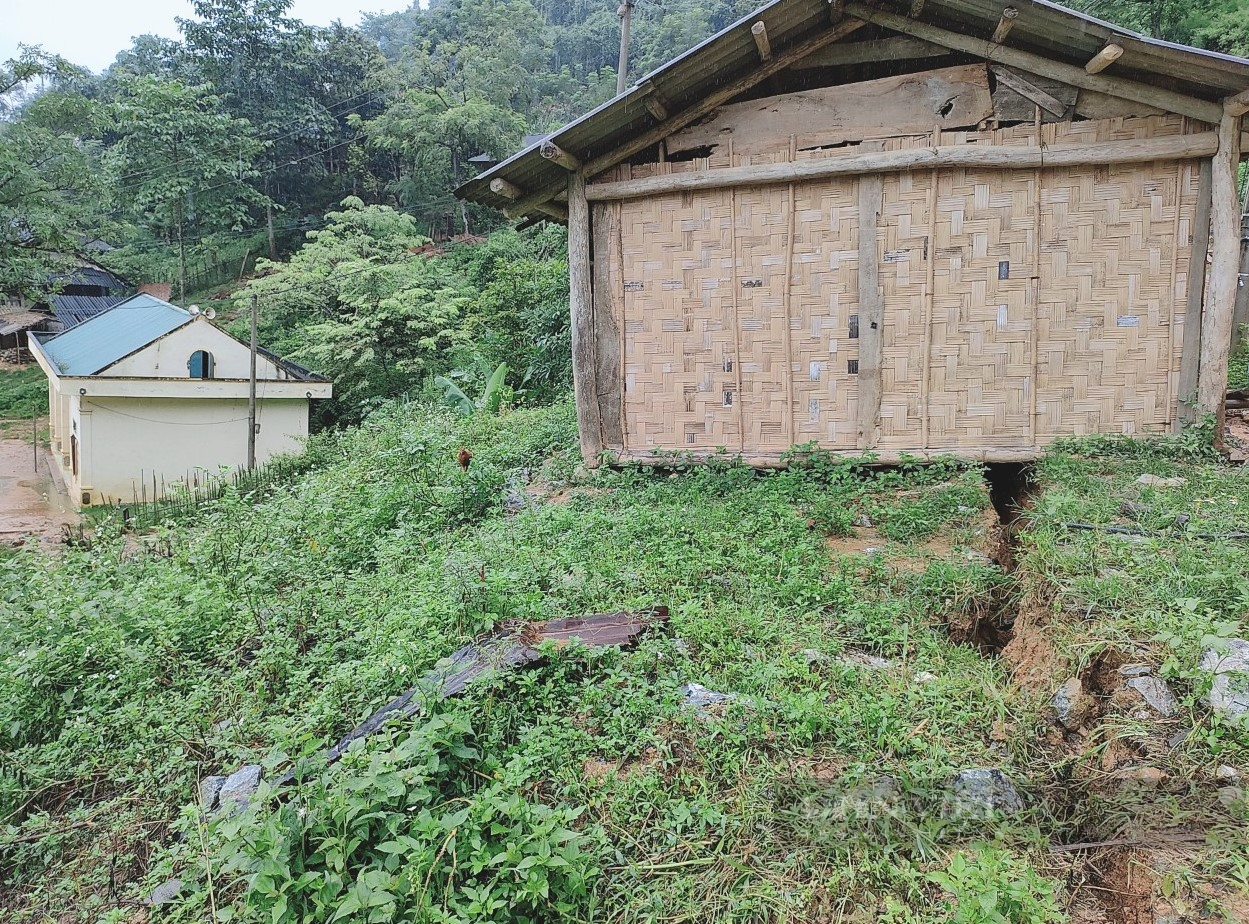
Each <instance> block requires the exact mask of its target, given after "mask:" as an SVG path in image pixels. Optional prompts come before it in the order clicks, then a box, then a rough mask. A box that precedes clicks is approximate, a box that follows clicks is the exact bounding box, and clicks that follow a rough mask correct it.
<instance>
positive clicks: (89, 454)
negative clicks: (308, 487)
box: [66, 388, 308, 504]
mask: <svg viewBox="0 0 1249 924" xmlns="http://www.w3.org/2000/svg"><path fill="white" fill-rule="evenodd" d="M77 403H78V404H80V407H79V409H78V412H77V413H76V414H75V415H74V421H75V422H76V424H77V433H78V436H79V439H80V447H81V448H80V463H79V477H78V478H77V479H73V481H74V483H73V484H72V486H71V496H72V497H74V498H75V499H76V500H78V499H80V498H81V496H82V495H83V494H84V493H89V494H90V502H91V503H93V504H98V503H102V502H115V501H118V500H120V501H130V500H133V499H134V497H135V495H136V494H138V493H140V491H141V489H140V488H139V485H141V484H143V485H146V492H147V497H148V499H151V497H152V494H153V487H152V485H153V477H155V480H156V485H157V493H161V492H163V490H164V488H165V486H168V485H172V484H173V483H174V482H177V481H180V480H183V479H186V478H187V477H188V476H191V475H192V474H193V473H195V472H196V471H197V470H203V471H206V472H208V473H210V474H216V473H217V471H218V469H219V468H220V467H221V466H226V467H227V468H230V469H234V468H237V467H238V466H241V465H245V464H246V462H247V401H246V399H241V400H233V399H219V400H215V399H178V398H91V397H86V398H82V399H81V400H80V401H79V402H77ZM257 419H258V422H259V424H260V432H259V433H258V434H257V437H256V460H257V462H263V461H265V460H266V459H268V458H270V457H272V456H274V455H276V454H278V453H283V452H296V451H298V450H299V449H300V447H301V439H302V438H303V437H305V436H307V434H308V402H307V400H306V399H302V398H301V399H275V398H267V399H266V398H264V397H263V388H262V397H261V398H260V399H259V401H258V405H257ZM66 480H67V483H68V482H70V481H71V478H69V477H67V479H66Z"/></svg>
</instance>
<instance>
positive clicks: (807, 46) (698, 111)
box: [504, 7, 871, 218]
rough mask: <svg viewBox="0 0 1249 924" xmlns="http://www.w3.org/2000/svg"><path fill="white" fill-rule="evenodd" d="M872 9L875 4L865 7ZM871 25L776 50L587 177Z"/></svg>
mask: <svg viewBox="0 0 1249 924" xmlns="http://www.w3.org/2000/svg"><path fill="white" fill-rule="evenodd" d="M864 9H866V10H868V11H869V12H870V11H871V7H864ZM866 25H867V21H866V20H864V19H861V18H857V17H856V18H847V19H845V20H844V21H842V22H840V23H838V24H837V25H836V26H834V27H833V28H831V29H827V30H825V31H823V32H820V33H819V34H817V35H813V36H811V37H810V38H808V39H805V40H803V41H801V42H799V43H798V44H796V45H793V46H791V47H789V48H787V49H785V50H784V51H782V52H779V53H777V54H773V55H772V57H771V58H769V59H768V60H767V61H764V62H763V63H762V64H760V65H759V66H758V67H757V68H755V69H754V70H753V71H751V72H750V73H748V74H745V75H743V76H741V77H739V78H737V80H734V81H731V82H730V83H727V84H725V85H724V86H722V87H721V88H720V89H718V90H716V91H715V92H714V93H711V94H710V95H708V96H705V97H703V99H701V100H699V101H698V102H697V103H695V104H694V105H693V106H690V107H689V108H688V109H683V110H682V111H680V112H678V113H677V114H676V115H673V116H671V117H670V118H668V119H666V120H665V121H663V122H661V123H660V124H658V125H656V126H655V127H654V128H652V129H651V130H650V131H646V132H642V133H641V134H638V135H634V136H633V137H632V138H630V139H629V140H628V141H626V142H625V143H624V144H622V145H621V146H620V147H618V148H616V149H614V150H612V151H608V152H607V153H605V154H600V155H599V156H598V157H596V158H594V159H593V160H591V161H589V162H588V163H586V165H585V167H584V170H585V175H586V177H587V178H592V177H595V176H597V175H598V174H600V173H602V172H603V171H604V170H607V169H608V168H610V167H614V166H616V164H618V163H620V162H621V161H624V160H628V159H629V158H630V157H632V156H633V155H634V154H636V153H637V152H638V151H642V150H645V149H646V148H649V147H650V146H651V145H654V144H658V143H659V142H661V141H663V140H664V139H665V138H667V137H668V136H669V135H671V134H672V133H673V132H678V131H680V130H681V129H683V128H685V126H687V125H689V124H690V123H692V122H697V121H698V120H699V119H701V118H702V117H703V116H705V115H707V114H708V113H710V112H712V111H713V110H715V109H719V108H720V107H721V106H723V105H724V104H725V103H727V102H728V101H729V100H731V99H732V98H733V97H735V96H737V95H738V94H740V93H745V92H746V91H747V90H749V89H750V88H751V87H753V86H755V85H756V84H758V83H760V82H762V81H764V80H767V79H768V78H769V77H771V76H772V75H773V74H779V73H780V72H781V71H783V70H785V68H787V67H789V66H790V65H791V64H793V63H794V62H795V61H799V60H801V59H803V58H805V57H806V56H807V55H809V54H811V53H812V52H815V51H819V50H820V49H821V48H823V47H824V46H825V45H831V44H832V43H833V42H836V41H840V40H841V39H843V38H845V37H846V36H847V35H849V34H850V33H852V32H855V31H857V30H859V29H862V28H863V27H864V26H866ZM567 187H568V184H567V182H566V181H560V182H558V183H553V184H551V185H550V186H547V187H546V188H545V189H542V190H540V191H538V192H536V193H533V194H532V195H530V196H527V197H526V198H524V199H521V200H519V201H517V202H516V203H515V204H514V205H513V206H512V207H511V208H509V209H506V210H505V211H504V214H505V215H507V217H508V218H520V217H522V216H524V215H527V214H529V213H530V212H532V211H533V210H534V208H535V207H536V206H538V205H541V204H542V203H543V202H547V201H549V200H550V199H552V198H553V197H554V196H555V194H556V193H558V192H561V191H563V190H565V189H567Z"/></svg>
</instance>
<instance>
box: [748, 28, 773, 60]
mask: <svg viewBox="0 0 1249 924" xmlns="http://www.w3.org/2000/svg"><path fill="white" fill-rule="evenodd" d="M750 35H751V37H752V38H753V39H754V40H755V49H756V50H757V51H758V52H759V60H760V61H766V60H768V59H769V58H770V57H772V44H771V43H770V42H769V41H768V27H767V26H766V25H765V24H764V22H763V20H762V19H761V20H759V21H758V22H757V23H755V24H754V25H753V26H751V27H750Z"/></svg>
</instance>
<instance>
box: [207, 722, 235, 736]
mask: <svg viewBox="0 0 1249 924" xmlns="http://www.w3.org/2000/svg"><path fill="white" fill-rule="evenodd" d="M233 727H234V719H222V720H221V721H220V722H213V727H212V732H213V734H214V735H224V734H225V733H226V732H228V731H229V730H230V729H231V728H233Z"/></svg>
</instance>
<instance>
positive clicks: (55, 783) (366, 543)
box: [0, 403, 1249, 924]
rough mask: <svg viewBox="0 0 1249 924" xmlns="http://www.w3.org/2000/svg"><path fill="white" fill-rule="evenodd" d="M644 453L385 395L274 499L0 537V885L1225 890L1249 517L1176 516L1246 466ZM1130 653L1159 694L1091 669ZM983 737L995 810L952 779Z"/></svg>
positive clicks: (249, 910) (1226, 501)
mask: <svg viewBox="0 0 1249 924" xmlns="http://www.w3.org/2000/svg"><path fill="white" fill-rule="evenodd" d="M461 448H468V449H470V450H471V451H472V453H473V460H472V464H471V466H470V467H469V468H468V470H467V472H465V471H463V470H462V469H461V468H460V466H459V464H458V463H457V454H458V451H459V450H460V449H461ZM663 461H664V464H663V465H662V466H659V465H657V466H653V467H648V466H641V467H632V468H625V469H622V470H611V469H606V468H604V469H599V470H596V471H595V472H593V473H588V472H585V471H584V470H583V469H581V468H580V467H579V466H578V459H577V452H576V435H575V418H574V414H573V412H572V409H571V408H570V407H568V406H566V405H558V406H555V407H552V408H545V409H533V410H520V411H510V412H504V413H502V414H500V415H497V416H495V415H487V414H481V413H478V414H475V415H473V416H470V417H466V418H461V417H456V416H452V415H450V414H449V413H447V412H441V411H433V410H429V409H427V408H424V407H422V406H419V405H412V404H405V403H391V404H388V405H385V406H384V407H383V408H381V409H380V410H378V411H376V412H374V413H373V414H371V415H370V416H369V417H367V418H366V419H365V421H364V422H363V423H362V424H361V426H359V427H357V428H353V429H350V430H347V431H342V432H337V433H326V434H321V435H319V436H318V437H316V438H314V440H313V441H312V442H311V444H310V446H309V449H308V459H307V463H308V469H307V471H306V472H305V473H304V474H303V475H302V476H300V477H299V478H297V479H296V480H295V481H294V482H293V483H291V484H290V485H289V486H286V487H283V488H280V489H278V490H276V491H272V492H270V493H267V494H266V495H265V496H263V497H258V496H256V497H253V496H246V495H240V494H239V493H238V492H236V491H231V492H227V494H226V495H225V496H223V497H222V498H221V499H220V500H219V501H216V502H214V503H213V504H211V505H209V506H208V507H207V508H206V509H205V511H204V515H203V517H202V518H201V519H200V520H199V521H198V522H196V523H192V524H186V525H171V526H169V527H167V528H165V529H162V530H160V531H157V532H156V533H154V534H151V535H147V536H143V537H139V538H137V539H136V538H135V537H127V536H123V535H120V534H113V533H111V532H110V531H109V529H108V528H107V527H102V528H101V529H100V531H99V534H98V535H97V536H96V538H95V539H94V541H93V542H92V544H91V545H90V547H79V548H69V549H66V550H64V552H62V553H61V554H59V555H57V556H55V557H50V556H47V555H45V554H41V553H39V552H37V551H34V550H27V551H22V552H19V553H18V554H17V555H15V556H14V557H12V558H9V559H7V560H5V561H3V562H0V569H2V571H0V577H2V578H3V580H2V581H0V820H2V821H3V827H0V908H2V909H3V917H4V918H5V920H8V921H15V922H35V921H45V920H57V921H84V922H85V921H138V920H143V919H144V918H146V917H150V919H151V920H168V921H196V922H201V921H203V922H208V921H213V922H221V921H256V922H261V921H263V922H275V924H280V922H295V921H379V922H391V921H405V922H406V921H412V922H416V921H420V922H426V921H526V920H528V921H547V920H555V919H566V920H584V921H621V922H623V921H654V920H665V921H682V920H688V921H708V920H715V921H759V920H792V921H800V920H801V921H813V920H830V921H831V920H838V919H843V918H844V919H849V920H856V919H858V920H890V921H966V922H979V921H984V922H990V921H995V922H996V921H1012V922H1045V921H1059V920H1067V919H1072V920H1089V921H1096V920H1100V921H1113V922H1124V924H1126V922H1127V921H1129V920H1131V921H1135V920H1136V918H1132V917H1128V916H1127V915H1128V913H1129V912H1131V913H1132V914H1135V913H1136V911H1137V910H1141V909H1148V908H1159V909H1162V908H1167V909H1171V910H1173V911H1174V912H1175V913H1176V914H1184V913H1198V912H1200V913H1203V914H1205V915H1207V916H1210V919H1212V920H1218V919H1219V916H1220V915H1222V916H1223V919H1226V920H1236V919H1237V917H1236V915H1237V913H1238V912H1239V911H1243V908H1244V901H1245V898H1244V894H1245V890H1246V889H1249V876H1247V875H1246V869H1245V864H1244V860H1243V858H1244V857H1245V856H1249V851H1247V850H1246V849H1245V848H1246V846H1249V845H1246V843H1245V835H1244V826H1243V820H1244V816H1243V806H1237V805H1228V804H1224V802H1223V801H1220V799H1219V798H1218V796H1217V792H1216V790H1217V786H1216V777H1217V770H1216V768H1217V767H1219V766H1231V767H1234V768H1240V769H1241V770H1242V771H1244V770H1246V769H1249V753H1247V747H1249V738H1247V737H1246V733H1245V731H1244V729H1239V728H1236V727H1233V726H1231V725H1228V724H1225V723H1221V722H1220V721H1219V720H1217V719H1215V718H1213V717H1211V715H1210V714H1209V712H1208V710H1207V709H1206V708H1205V706H1204V699H1203V697H1204V693H1205V686H1206V685H1208V680H1207V679H1206V678H1205V677H1204V676H1203V675H1202V674H1201V673H1200V672H1198V671H1197V670H1196V669H1195V664H1196V660H1197V658H1198V657H1199V656H1200V652H1201V649H1202V648H1203V646H1204V645H1205V644H1206V643H1207V642H1208V639H1207V636H1212V635H1220V634H1222V635H1234V634H1243V630H1244V627H1243V625H1242V624H1241V622H1240V620H1241V619H1242V614H1243V613H1244V611H1245V609H1246V605H1247V603H1249V578H1246V573H1247V568H1246V565H1249V561H1246V558H1247V557H1249V546H1246V545H1245V544H1244V543H1240V542H1237V541H1235V540H1223V539H1213V540H1211V539H1205V538H1201V537H1202V536H1205V535H1206V534H1221V533H1224V532H1229V531H1231V530H1233V529H1234V524H1235V522H1236V518H1237V510H1238V506H1239V505H1245V504H1249V485H1246V483H1245V479H1244V477H1243V476H1242V475H1241V474H1240V470H1239V469H1236V468H1232V467H1228V466H1223V465H1221V464H1219V463H1218V462H1217V461H1215V460H1213V459H1209V458H1206V457H1204V456H1202V455H1201V453H1200V449H1199V446H1197V444H1192V445H1187V446H1181V445H1175V444H1171V443H1159V444H1141V445H1135V444H1127V443H1123V442H1120V441H1097V442H1091V443H1090V442H1086V443H1083V444H1080V445H1077V446H1071V447H1067V449H1066V450H1065V451H1063V452H1059V453H1055V454H1054V455H1052V456H1051V457H1049V458H1047V459H1046V460H1045V461H1044V462H1043V463H1042V464H1041V465H1040V467H1039V469H1038V471H1037V474H1036V483H1035V484H1034V485H1033V488H1032V494H1031V497H1030V500H1029V505H1030V511H1029V512H1027V513H1025V515H1024V516H1023V517H1022V518H1021V519H1020V520H1018V521H1017V522H1016V524H1015V529H1016V532H1015V538H1014V543H1013V546H1012V545H1011V544H1010V543H1008V542H1006V541H1005V539H1004V536H1003V534H1002V532H1001V530H1000V529H999V527H998V525H997V516H996V514H995V512H994V509H993V504H992V503H991V501H992V498H991V497H990V494H989V491H988V489H987V487H986V483H985V480H984V477H983V473H982V471H981V470H980V467H979V466H975V465H970V464H964V463H955V462H948V463H939V464H935V465H929V466H919V465H909V466H902V467H898V468H893V469H881V470H869V469H865V468H862V467H860V466H856V465H854V464H852V463H849V462H845V461H841V460H836V459H833V458H831V457H828V456H826V455H824V454H821V453H818V452H802V451H799V452H795V453H794V455H793V458H792V459H791V463H792V464H791V466H790V468H789V469H788V470H786V471H781V472H774V473H770V474H764V473H759V472H756V471H754V470H752V469H750V468H748V467H745V466H741V465H737V464H734V463H733V462H732V461H731V460H729V459H724V460H721V461H718V462H713V463H711V464H709V465H706V466H691V465H687V464H684V462H683V461H682V460H681V458H680V457H672V458H668V459H665V460H663ZM1144 473H1151V474H1156V475H1159V476H1180V477H1183V478H1185V481H1184V483H1183V485H1181V486H1178V487H1168V488H1160V487H1148V486H1142V485H1139V484H1138V483H1137V481H1136V479H1137V478H1138V477H1139V475H1140V474H1144ZM998 500H999V501H1002V500H1003V499H1002V498H1000V497H999V498H998ZM1129 501H1130V502H1131V505H1130V506H1125V504H1126V503H1127V502H1129ZM1124 510H1129V511H1131V517H1130V518H1125V515H1124V513H1123V511H1124ZM1177 515H1182V516H1185V517H1187V518H1188V519H1187V520H1185V521H1182V523H1181V525H1180V526H1179V527H1178V528H1177V526H1176V523H1177V521H1176V516H1177ZM1073 521H1079V522H1081V523H1085V524H1088V525H1092V526H1105V525H1120V526H1126V527H1128V528H1132V529H1136V530H1139V531H1141V532H1145V531H1148V532H1149V535H1136V534H1129V533H1106V532H1102V531H1098V530H1089V529H1075V528H1072V527H1071V526H1070V525H1064V524H1069V523H1070V522H1073ZM1001 563H1005V564H1006V565H1007V567H1005V568H1004V567H1002V564H1001ZM655 603H663V604H667V605H668V606H669V607H671V611H672V617H671V620H670V623H669V625H668V626H667V627H666V628H665V629H664V630H663V631H657V632H652V633H650V634H648V635H647V636H646V637H645V638H644V639H643V640H642V641H641V643H640V644H639V645H638V646H637V647H636V648H634V649H632V650H630V651H617V650H612V649H594V650H590V649H586V648H584V647H581V646H577V645H573V646H569V647H566V648H563V649H559V650H551V651H550V652H549V656H548V658H547V659H546V660H545V661H544V662H543V663H542V664H540V665H539V666H536V667H534V668H532V669H529V670H526V671H523V672H513V673H508V674H505V675H500V676H498V677H496V678H495V679H493V680H491V681H489V682H485V683H482V684H480V685H478V686H476V687H474V688H472V689H471V690H470V693H469V694H468V695H467V696H466V697H464V698H463V699H460V700H456V701H449V702H444V703H441V704H432V703H431V704H429V706H428V708H427V710H426V712H425V714H424V716H423V717H421V718H418V719H416V720H413V721H409V722H403V723H396V724H395V725H393V726H391V727H390V728H388V729H387V731H386V732H385V734H382V735H379V736H377V737H375V738H372V739H369V740H367V741H366V742H363V743H361V744H359V745H356V746H354V747H353V749H352V750H351V751H350V752H349V753H348V755H347V756H346V757H345V759H344V760H343V761H342V762H341V763H340V764H338V765H336V766H335V767H333V768H326V767H325V766H324V763H323V761H322V760H321V759H320V757H319V755H320V752H321V751H322V749H323V748H324V747H325V746H326V745H327V744H329V743H331V742H332V741H333V740H335V739H336V738H337V737H338V736H339V735H341V734H342V733H343V732H344V731H346V730H347V729H349V728H350V727H352V726H353V725H355V724H356V723H357V722H358V721H360V720H361V719H363V718H364V717H366V716H367V715H369V714H370V713H371V712H372V711H373V710H374V709H376V708H377V706H379V705H380V704H381V703H383V702H385V701H386V700H387V699H389V698H390V697H392V696H394V695H395V694H397V693H399V692H400V691H402V690H404V689H406V688H407V687H409V686H411V685H412V683H413V681H414V679H415V678H416V677H418V676H419V675H421V674H422V673H423V672H425V671H427V670H428V669H430V668H431V667H432V666H433V665H435V664H436V663H437V662H438V660H439V659H440V658H443V657H445V656H446V655H447V654H449V653H450V652H451V651H452V650H454V649H455V648H457V647H458V646H459V645H461V644H463V643H465V642H466V641H468V640H470V639H471V638H473V637H474V636H475V635H477V634H479V633H481V632H484V631H486V630H489V629H491V628H493V627H496V626H499V625H501V624H507V623H509V622H513V621H532V620H541V619H548V618H551V617H555V616H567V615H578V614H583V613H589V612H599V611H607V610H618V609H640V608H643V607H647V606H650V605H652V604H655ZM1135 662H1144V663H1148V664H1150V665H1152V666H1153V667H1154V670H1155V671H1156V673H1157V674H1158V675H1159V676H1160V677H1163V678H1165V679H1166V681H1167V682H1168V684H1169V685H1170V686H1171V688H1172V689H1173V690H1174V693H1175V696H1176V698H1177V700H1178V702H1179V704H1180V708H1179V709H1177V711H1176V712H1175V714H1174V715H1172V716H1171V717H1169V718H1165V719H1164V718H1161V717H1141V710H1140V707H1139V704H1137V703H1135V702H1132V701H1129V700H1128V699H1127V698H1126V695H1125V694H1124V691H1123V690H1121V689H1118V688H1116V687H1115V685H1114V683H1113V681H1112V680H1111V679H1108V678H1110V677H1111V675H1114V674H1115V673H1116V671H1117V669H1118V667H1120V666H1122V665H1124V664H1128V663H1135ZM1073 676H1074V677H1077V678H1080V683H1081V685H1082V688H1085V689H1087V696H1088V698H1089V700H1090V702H1091V705H1090V706H1089V708H1088V715H1087V718H1086V720H1085V721H1084V722H1083V723H1081V724H1079V725H1078V726H1076V727H1073V728H1070V729H1065V728H1063V727H1061V726H1060V725H1059V724H1058V723H1057V722H1056V721H1055V719H1054V717H1053V715H1052V708H1051V705H1050V700H1051V697H1052V695H1053V692H1054V689H1055V687H1056V685H1058V684H1061V683H1064V682H1065V681H1067V680H1069V679H1070V678H1071V677H1073ZM690 683H697V684H701V685H703V686H705V687H707V688H709V689H711V690H713V691H717V692H721V693H726V694H731V697H730V698H729V699H727V700H725V701H723V702H721V703H720V704H718V705H716V706H714V707H711V708H707V709H701V710H700V709H695V708H692V707H691V706H690V705H689V703H688V702H687V689H688V688H687V685H688V684H690ZM1177 732H1187V734H1186V736H1184V737H1183V738H1182V739H1180V738H1177ZM1170 742H1175V744H1174V745H1172V744H1171V743H1170ZM253 761H255V762H260V763H262V764H263V765H264V766H265V767H266V769H267V773H268V776H269V778H271V779H276V778H278V777H280V776H281V775H282V774H284V773H286V772H288V771H293V772H294V773H295V778H296V780H297V781H298V782H297V785H295V786H294V787H290V788H287V789H284V790H282V791H281V792H279V791H276V790H270V789H269V788H268V787H262V789H261V791H260V793H259V794H258V795H257V796H256V798H254V799H253V800H252V802H251V804H250V805H249V807H248V809H247V810H246V811H244V812H242V813H239V814H235V815H230V816H227V817H220V818H216V819H213V820H206V819H204V818H203V817H201V813H200V811H199V810H198V809H197V808H196V805H195V800H196V796H195V793H196V787H197V783H198V782H199V780H201V779H202V778H203V777H205V776H207V775H209V774H212V773H217V772H221V771H223V770H224V771H226V772H229V771H232V770H234V769H236V768H237V767H239V766H241V765H243V764H245V763H249V762H253ZM970 768H993V769H998V770H1001V771H1002V772H1003V774H1005V775H1006V777H1007V778H1009V779H1010V780H1012V781H1013V783H1014V787H1015V788H1016V789H1017V790H1018V793H1019V796H1020V799H1019V801H1020V803H1022V808H1020V809H1019V810H1018V811H1012V812H1010V813H1009V814H1007V813H1004V812H988V811H983V812H979V811H977V812H971V811H966V810H960V806H959V805H958V804H956V801H955V802H952V800H951V798H950V793H951V790H950V784H949V781H950V779H951V777H952V776H953V775H955V774H957V773H959V772H960V771H964V770H967V769H970ZM1145 771H1150V772H1148V773H1147V772H1145ZM962 808H963V809H965V808H966V807H965V806H963V807H962ZM1238 813H1239V814H1238ZM1106 841H1109V842H1111V843H1110V844H1108V845H1104V846H1101V847H1093V848H1087V849H1081V850H1059V851H1056V850H1054V849H1053V847H1054V846H1055V845H1071V844H1074V843H1081V842H1106ZM171 877H176V878H178V879H180V880H181V882H182V889H181V892H180V894H179V895H178V897H177V898H176V900H174V901H173V902H171V903H170V904H168V905H163V906H161V907H160V908H152V909H144V908H143V907H142V906H141V905H140V901H141V899H142V897H143V896H145V895H147V894H150V893H151V891H152V889H153V888H154V887H155V886H157V885H158V884H160V883H162V882H165V881H167V880H169V879H170V878H171ZM1124 895H1127V896H1128V898H1124V897H1123V896H1124ZM1140 920H1147V919H1146V918H1141V919H1140Z"/></svg>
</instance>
